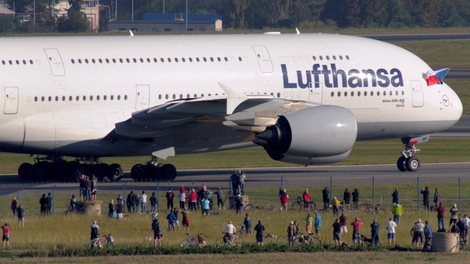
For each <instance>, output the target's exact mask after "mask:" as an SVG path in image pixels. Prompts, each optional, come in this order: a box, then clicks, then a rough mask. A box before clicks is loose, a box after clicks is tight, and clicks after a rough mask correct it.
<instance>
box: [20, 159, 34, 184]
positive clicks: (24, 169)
mask: <svg viewBox="0 0 470 264" xmlns="http://www.w3.org/2000/svg"><path fill="white" fill-rule="evenodd" d="M31 166H33V165H31V164H30V163H23V164H21V165H20V167H19V168H18V177H20V179H22V180H23V181H24V180H29V179H30V178H29V169H30V168H31Z"/></svg>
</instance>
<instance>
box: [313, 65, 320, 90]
mask: <svg viewBox="0 0 470 264" xmlns="http://www.w3.org/2000/svg"><path fill="white" fill-rule="evenodd" d="M319 68H320V64H318V63H317V64H314V65H313V71H312V74H313V79H314V80H315V88H320V77H318V75H320V73H321V71H320V70H319Z"/></svg>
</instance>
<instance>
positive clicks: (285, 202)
mask: <svg viewBox="0 0 470 264" xmlns="http://www.w3.org/2000/svg"><path fill="white" fill-rule="evenodd" d="M279 199H280V200H281V210H284V212H287V207H288V205H289V200H288V199H289V195H288V194H287V192H286V190H285V189H284V192H283V193H282V194H281V196H280V197H279Z"/></svg>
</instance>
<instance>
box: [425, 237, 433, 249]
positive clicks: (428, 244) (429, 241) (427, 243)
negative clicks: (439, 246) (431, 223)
mask: <svg viewBox="0 0 470 264" xmlns="http://www.w3.org/2000/svg"><path fill="white" fill-rule="evenodd" d="M431 247H432V238H430V237H428V238H426V239H425V241H424V245H423V251H424V252H431Z"/></svg>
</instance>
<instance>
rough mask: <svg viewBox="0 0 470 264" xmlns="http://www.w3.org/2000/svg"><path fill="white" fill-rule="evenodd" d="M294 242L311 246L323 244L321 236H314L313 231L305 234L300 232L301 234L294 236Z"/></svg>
mask: <svg viewBox="0 0 470 264" xmlns="http://www.w3.org/2000/svg"><path fill="white" fill-rule="evenodd" d="M294 244H296V245H299V244H305V245H309V246H320V247H321V245H322V242H321V239H320V238H319V237H315V236H313V233H310V234H308V235H304V234H302V233H300V232H299V235H297V236H295V237H294Z"/></svg>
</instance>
